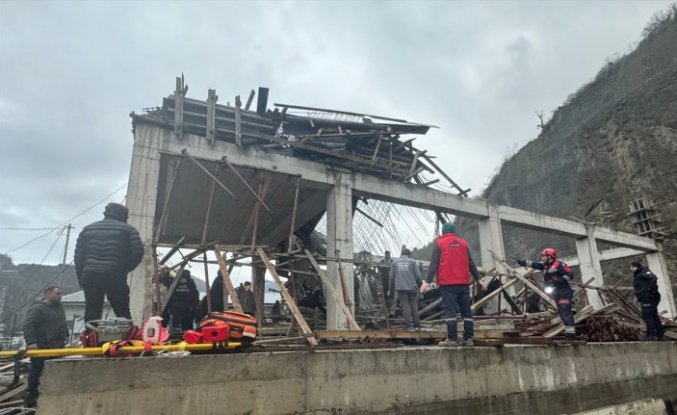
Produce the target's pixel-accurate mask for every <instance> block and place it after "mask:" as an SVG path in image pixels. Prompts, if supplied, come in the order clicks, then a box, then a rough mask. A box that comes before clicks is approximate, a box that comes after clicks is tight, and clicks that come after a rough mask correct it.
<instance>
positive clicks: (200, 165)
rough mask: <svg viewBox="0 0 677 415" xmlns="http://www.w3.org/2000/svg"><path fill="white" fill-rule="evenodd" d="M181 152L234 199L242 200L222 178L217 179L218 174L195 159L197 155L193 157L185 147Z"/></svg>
mask: <svg viewBox="0 0 677 415" xmlns="http://www.w3.org/2000/svg"><path fill="white" fill-rule="evenodd" d="M181 154H183V155H184V156H186V157H188V160H190V161H192V162H193V164H195V165H196V166H197V167H198V168H199V169H200V170H202V172H203V173H204V174H206V175H207V176H209V178H210V179H212V180H214V181H215V182H216V184H218V185H219V187H221V188H222V189H223V190H225V192H226V193H228V194H229V195H230V196H231V197H232V198H233V199H235V200H240V199H239V198H238V197H237V196H235V194H233V192H231V191H230V189H229V188H227V187H226V185H225V184H223V183H221V180H219V179H217V178H216V176H214V175H213V174H212V172H210V171H209V170H208V169H207V168H206V167H205V166H203V165H202V163H200V162H199V161H197V159H195V157H193V156H191V155H190V154H188V150H186V149H185V148H184V149H183V150H181Z"/></svg>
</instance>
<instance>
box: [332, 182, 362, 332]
mask: <svg viewBox="0 0 677 415" xmlns="http://www.w3.org/2000/svg"><path fill="white" fill-rule="evenodd" d="M350 179H351V177H350V175H348V174H344V173H335V176H334V183H336V184H335V185H334V188H333V189H332V190H331V191H330V192H329V195H328V197H327V255H328V256H337V257H342V258H349V259H352V258H353V197H352V183H351V180H350ZM337 251H338V252H337ZM340 267H341V271H340V272H339V265H338V262H334V261H329V262H327V276H328V278H329V281H330V283H331V284H332V285H333V286H334V288H335V289H336V291H337V292H343V289H342V288H343V287H342V283H341V276H343V282H344V283H345V287H346V290H347V291H348V292H347V293H344V294H345V296H346V297H348V298H349V299H350V303H351V306H350V309H351V310H350V311H351V312H353V313H354V312H355V298H354V297H355V295H354V289H353V287H354V281H353V268H354V267H353V265H352V264H351V263H347V262H342V263H341V265H340ZM326 298H327V330H337V329H347V328H348V320H347V319H346V317H345V314H343V312H342V311H341V308H340V307H339V306H338V304H336V301H334V300H333V298H332V297H326Z"/></svg>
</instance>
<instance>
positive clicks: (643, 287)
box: [630, 261, 665, 340]
mask: <svg viewBox="0 0 677 415" xmlns="http://www.w3.org/2000/svg"><path fill="white" fill-rule="evenodd" d="M630 271H632V272H633V274H634V277H635V279H634V286H635V296H636V297H637V302H638V303H639V305H640V306H641V308H642V320H644V324H646V339H647V340H662V339H663V335H664V333H665V330H664V329H663V324H662V323H661V319H660V317H659V316H658V303H660V302H661V295H660V293H659V292H658V278H657V277H656V275H655V274H654V273H653V272H651V271H650V270H649V269H648V268H645V267H644V266H643V265H642V263H641V262H639V261H633V262H631V263H630Z"/></svg>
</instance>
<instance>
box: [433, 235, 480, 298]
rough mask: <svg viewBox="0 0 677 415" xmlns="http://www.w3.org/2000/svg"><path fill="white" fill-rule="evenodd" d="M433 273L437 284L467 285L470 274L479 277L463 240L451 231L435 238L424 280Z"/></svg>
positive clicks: (466, 244)
mask: <svg viewBox="0 0 677 415" xmlns="http://www.w3.org/2000/svg"><path fill="white" fill-rule="evenodd" d="M435 274H437V284H438V285H468V284H470V276H471V275H472V276H473V277H474V278H475V279H476V280H477V279H479V278H480V275H479V272H477V267H475V263H474V262H473V260H472V257H471V256H470V249H469V248H468V243H467V242H466V241H465V240H463V239H461V238H459V237H458V236H456V234H453V233H445V234H444V235H442V236H440V237H439V238H437V239H436V240H435V243H434V244H433V256H432V259H431V260H430V268H428V275H427V276H426V281H427V282H430V281H432V279H433V277H434V275H435Z"/></svg>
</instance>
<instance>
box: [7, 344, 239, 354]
mask: <svg viewBox="0 0 677 415" xmlns="http://www.w3.org/2000/svg"><path fill="white" fill-rule="evenodd" d="M241 345H242V343H240V342H229V343H227V344H225V345H223V347H217V348H216V349H215V347H214V344H213V343H196V344H188V343H186V342H181V343H176V344H165V345H155V346H151V348H150V349H151V351H153V352H179V351H189V352H196V351H202V352H204V351H210V350H233V349H236V348H238V347H240V346H241ZM144 351H145V350H144V346H122V347H118V349H117V353H118V354H119V355H123V354H140V353H143V352H144ZM17 353H19V350H7V351H0V357H14V356H15V355H16V354H17ZM75 355H87V356H96V355H100V356H103V355H104V346H101V347H69V348H63V349H29V350H26V353H25V354H24V357H62V356H75Z"/></svg>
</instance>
